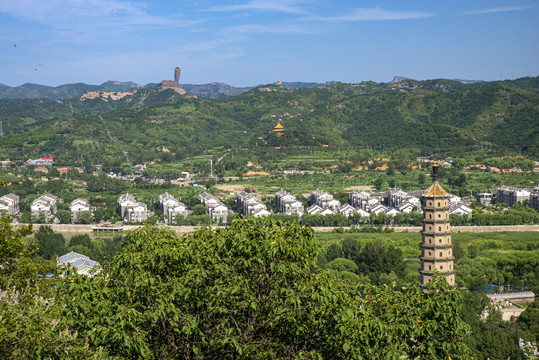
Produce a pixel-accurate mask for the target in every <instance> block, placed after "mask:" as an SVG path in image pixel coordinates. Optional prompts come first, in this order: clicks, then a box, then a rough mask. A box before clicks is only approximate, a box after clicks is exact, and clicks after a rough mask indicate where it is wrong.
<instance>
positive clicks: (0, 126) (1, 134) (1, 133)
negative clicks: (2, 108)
mask: <svg viewBox="0 0 539 360" xmlns="http://www.w3.org/2000/svg"><path fill="white" fill-rule="evenodd" d="M2 136H4V131H3V130H2V120H0V137H2Z"/></svg>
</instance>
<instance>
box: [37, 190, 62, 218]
mask: <svg viewBox="0 0 539 360" xmlns="http://www.w3.org/2000/svg"><path fill="white" fill-rule="evenodd" d="M57 204H58V197H56V196H54V195H52V194H45V195H42V196H40V197H38V198H37V199H35V200H34V202H33V203H32V205H31V206H30V210H31V212H32V219H34V220H35V219H38V218H39V217H40V216H41V214H43V215H44V217H45V220H46V221H49V220H50V219H52V218H53V217H54V214H56V208H57Z"/></svg>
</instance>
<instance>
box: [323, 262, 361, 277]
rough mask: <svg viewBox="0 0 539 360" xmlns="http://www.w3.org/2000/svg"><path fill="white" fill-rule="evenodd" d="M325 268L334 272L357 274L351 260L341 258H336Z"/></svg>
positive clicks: (355, 266)
mask: <svg viewBox="0 0 539 360" xmlns="http://www.w3.org/2000/svg"><path fill="white" fill-rule="evenodd" d="M326 267H327V268H328V269H332V270H336V271H348V272H351V273H354V274H355V273H356V272H357V265H356V264H355V263H354V262H353V261H352V260H348V259H343V258H336V259H335V260H333V261H332V262H330V263H328V264H327V265H326Z"/></svg>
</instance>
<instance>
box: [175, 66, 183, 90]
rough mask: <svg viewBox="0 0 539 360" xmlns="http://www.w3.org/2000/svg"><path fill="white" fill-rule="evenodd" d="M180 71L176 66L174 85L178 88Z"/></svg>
mask: <svg viewBox="0 0 539 360" xmlns="http://www.w3.org/2000/svg"><path fill="white" fill-rule="evenodd" d="M181 71H182V70H181V69H180V68H179V67H177V66H176V68H174V83H175V84H176V85H177V86H178V87H179V86H180V72H181Z"/></svg>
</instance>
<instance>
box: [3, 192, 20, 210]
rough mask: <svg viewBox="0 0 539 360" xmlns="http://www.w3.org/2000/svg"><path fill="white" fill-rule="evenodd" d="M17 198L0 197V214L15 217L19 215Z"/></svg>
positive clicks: (13, 196)
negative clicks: (4, 213) (3, 213)
mask: <svg viewBox="0 0 539 360" xmlns="http://www.w3.org/2000/svg"><path fill="white" fill-rule="evenodd" d="M19 199H20V198H19V196H18V195H15V194H7V195H4V196H2V197H0V212H2V211H5V212H6V214H8V215H17V214H18V213H19Z"/></svg>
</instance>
